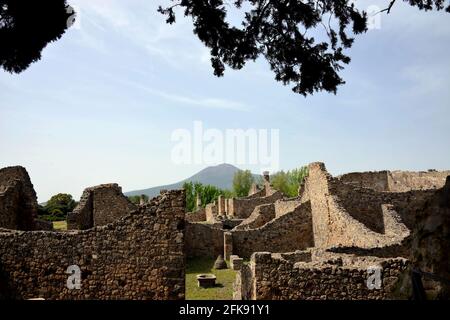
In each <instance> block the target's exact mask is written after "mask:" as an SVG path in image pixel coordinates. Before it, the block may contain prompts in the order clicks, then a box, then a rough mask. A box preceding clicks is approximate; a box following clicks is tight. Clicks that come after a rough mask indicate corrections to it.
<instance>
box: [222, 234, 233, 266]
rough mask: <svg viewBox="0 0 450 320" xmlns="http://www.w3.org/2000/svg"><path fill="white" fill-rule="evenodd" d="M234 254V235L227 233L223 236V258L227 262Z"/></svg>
mask: <svg viewBox="0 0 450 320" xmlns="http://www.w3.org/2000/svg"><path fill="white" fill-rule="evenodd" d="M232 254H233V234H232V233H231V232H225V233H224V234H223V256H224V258H225V260H230V256H231V255H232Z"/></svg>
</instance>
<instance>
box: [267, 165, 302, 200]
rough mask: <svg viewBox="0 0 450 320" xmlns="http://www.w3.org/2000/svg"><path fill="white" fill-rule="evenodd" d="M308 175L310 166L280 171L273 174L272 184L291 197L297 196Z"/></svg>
mask: <svg viewBox="0 0 450 320" xmlns="http://www.w3.org/2000/svg"><path fill="white" fill-rule="evenodd" d="M307 176H308V168H307V167H301V168H299V169H294V170H291V171H287V172H284V171H280V172H277V173H275V174H274V175H272V178H271V185H272V187H273V188H274V189H276V190H278V191H281V192H283V193H284V194H285V195H287V196H289V197H296V196H297V195H298V190H299V188H300V186H301V185H302V184H303V182H304V180H305V178H306V177H307Z"/></svg>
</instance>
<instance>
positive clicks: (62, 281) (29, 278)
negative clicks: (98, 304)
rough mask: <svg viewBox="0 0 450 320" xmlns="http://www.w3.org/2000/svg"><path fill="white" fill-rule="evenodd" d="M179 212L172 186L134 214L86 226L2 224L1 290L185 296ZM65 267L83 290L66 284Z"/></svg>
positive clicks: (18, 295) (13, 294) (181, 199)
mask: <svg viewBox="0 0 450 320" xmlns="http://www.w3.org/2000/svg"><path fill="white" fill-rule="evenodd" d="M184 213H185V195H184V192H183V191H170V192H167V193H165V194H162V195H161V196H159V197H157V198H155V199H153V200H151V201H150V203H149V204H147V205H145V206H142V207H140V208H139V211H136V212H134V213H133V214H129V215H126V216H124V217H121V218H120V219H119V220H117V221H114V222H112V223H110V224H107V225H104V226H100V227H95V228H92V229H89V230H83V231H69V232H66V233H58V232H45V231H39V232H38V231H31V232H22V231H11V230H4V229H3V230H1V231H0V280H2V279H3V286H2V291H3V292H0V295H2V294H3V296H4V297H6V298H10V299H29V298H38V297H40V298H45V299H51V300H53V299H155V300H156V299H157V300H160V299H161V300H166V299H183V298H184V283H185V279H184V276H185V271H184V270H185V264H184V248H183V247H184V245H183V244H184V239H183V238H184V235H183V233H184V231H183V227H184ZM71 266H72V267H71ZM74 266H75V267H74ZM70 267H71V268H72V269H73V268H77V267H79V268H80V270H81V288H80V289H76V288H75V289H69V288H68V287H67V282H68V277H69V276H70V273H69V274H67V272H68V268H70ZM69 270H70V269H69Z"/></svg>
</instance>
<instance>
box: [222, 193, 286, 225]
mask: <svg viewBox="0 0 450 320" xmlns="http://www.w3.org/2000/svg"><path fill="white" fill-rule="evenodd" d="M282 198H283V194H282V193H281V192H274V193H273V194H271V195H269V196H266V197H256V198H241V199H230V200H231V201H229V205H228V215H229V216H232V217H234V218H237V219H247V218H248V217H249V216H250V215H251V214H252V212H253V210H254V209H255V208H256V207H257V206H260V205H263V204H269V203H274V202H275V201H277V200H279V199H282ZM230 202H231V203H230Z"/></svg>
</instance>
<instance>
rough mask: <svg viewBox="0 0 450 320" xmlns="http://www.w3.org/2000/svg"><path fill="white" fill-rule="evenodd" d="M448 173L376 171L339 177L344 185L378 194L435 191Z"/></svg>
mask: <svg viewBox="0 0 450 320" xmlns="http://www.w3.org/2000/svg"><path fill="white" fill-rule="evenodd" d="M448 176H450V171H435V170H430V171H426V172H425V171H421V172H411V171H378V172H352V173H347V174H344V175H342V176H339V177H338V179H339V180H340V181H341V182H343V183H346V184H350V185H353V186H356V187H364V188H369V189H373V190H376V191H379V192H407V191H413V190H436V189H440V188H442V187H443V186H444V184H445V179H446V178H447V177H448Z"/></svg>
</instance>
